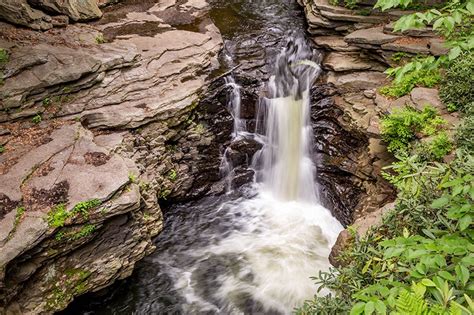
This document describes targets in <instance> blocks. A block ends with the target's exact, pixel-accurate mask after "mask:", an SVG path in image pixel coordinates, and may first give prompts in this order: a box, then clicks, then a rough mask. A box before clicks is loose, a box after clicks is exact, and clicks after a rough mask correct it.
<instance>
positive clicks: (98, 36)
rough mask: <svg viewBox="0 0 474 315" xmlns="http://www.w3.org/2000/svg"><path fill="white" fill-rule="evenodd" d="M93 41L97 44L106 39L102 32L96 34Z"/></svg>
mask: <svg viewBox="0 0 474 315" xmlns="http://www.w3.org/2000/svg"><path fill="white" fill-rule="evenodd" d="M95 42H96V43H97V44H99V45H100V44H103V43H105V42H106V41H105V38H104V35H103V34H98V35H97V36H96V37H95Z"/></svg>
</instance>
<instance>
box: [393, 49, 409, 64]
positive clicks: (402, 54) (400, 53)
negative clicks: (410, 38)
mask: <svg viewBox="0 0 474 315" xmlns="http://www.w3.org/2000/svg"><path fill="white" fill-rule="evenodd" d="M410 56H411V55H410V54H407V53H406V52H403V51H397V52H396V53H394V54H393V55H392V57H391V58H390V59H391V60H392V61H393V62H400V61H402V60H403V59H405V58H408V57H410Z"/></svg>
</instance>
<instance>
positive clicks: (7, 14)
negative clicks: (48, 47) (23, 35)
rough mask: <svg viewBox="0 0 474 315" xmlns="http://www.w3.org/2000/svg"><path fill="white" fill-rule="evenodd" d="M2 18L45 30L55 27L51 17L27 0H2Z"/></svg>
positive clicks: (0, 3)
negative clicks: (31, 5) (33, 6)
mask: <svg viewBox="0 0 474 315" xmlns="http://www.w3.org/2000/svg"><path fill="white" fill-rule="evenodd" d="M0 18H1V19H4V20H5V21H8V22H10V23H13V24H18V25H22V26H27V27H30V28H32V29H34V30H42V31H44V30H48V29H50V28H52V27H53V24H52V23H51V17H50V16H49V15H46V14H45V13H43V12H42V11H40V10H36V9H33V8H32V7H30V5H29V4H28V3H27V2H26V0H2V1H0Z"/></svg>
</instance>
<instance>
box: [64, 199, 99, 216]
mask: <svg viewBox="0 0 474 315" xmlns="http://www.w3.org/2000/svg"><path fill="white" fill-rule="evenodd" d="M101 204H102V201H100V200H99V199H91V200H87V201H81V202H79V203H78V204H76V205H75V206H74V208H72V211H71V212H72V214H73V215H74V214H76V213H80V214H81V215H82V216H84V217H85V218H88V217H89V210H91V209H93V208H95V207H98V206H100V205H101Z"/></svg>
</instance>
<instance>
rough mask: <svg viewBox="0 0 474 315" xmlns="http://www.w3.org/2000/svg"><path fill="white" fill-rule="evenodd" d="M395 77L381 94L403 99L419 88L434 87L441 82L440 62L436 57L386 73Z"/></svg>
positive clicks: (383, 88) (418, 60)
mask: <svg viewBox="0 0 474 315" xmlns="http://www.w3.org/2000/svg"><path fill="white" fill-rule="evenodd" d="M386 73H387V74H388V75H389V76H392V77H394V80H393V82H392V83H391V84H390V85H387V86H384V87H382V88H381V89H380V93H381V94H383V95H386V96H390V97H395V98H398V97H402V96H404V95H406V94H408V93H410V92H411V90H413V88H415V87H417V86H423V87H433V86H435V85H436V84H438V83H439V82H440V81H441V76H440V73H439V68H438V62H437V61H436V60H435V58H434V57H427V58H422V59H419V58H418V59H416V60H415V61H412V62H410V63H407V64H406V65H404V66H400V67H397V68H390V69H388V70H387V71H386Z"/></svg>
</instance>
